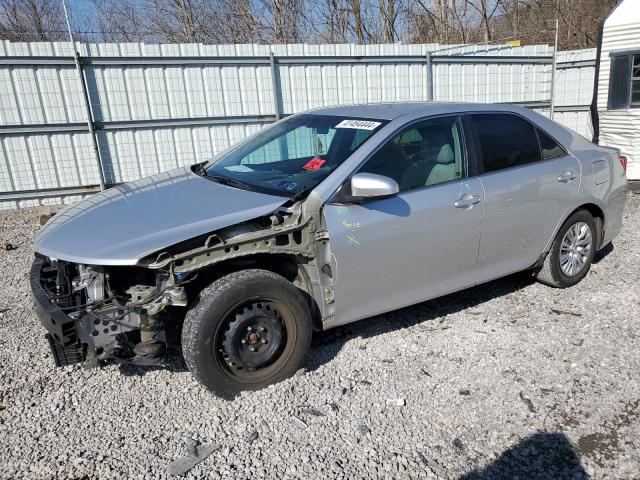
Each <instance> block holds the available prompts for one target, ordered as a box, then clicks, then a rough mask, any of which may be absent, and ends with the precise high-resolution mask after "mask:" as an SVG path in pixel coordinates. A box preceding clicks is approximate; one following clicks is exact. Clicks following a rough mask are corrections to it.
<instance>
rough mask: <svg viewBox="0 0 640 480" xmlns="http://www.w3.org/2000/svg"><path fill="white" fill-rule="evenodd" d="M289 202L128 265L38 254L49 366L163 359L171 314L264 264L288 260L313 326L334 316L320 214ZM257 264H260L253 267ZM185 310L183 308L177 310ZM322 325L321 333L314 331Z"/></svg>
mask: <svg viewBox="0 0 640 480" xmlns="http://www.w3.org/2000/svg"><path fill="white" fill-rule="evenodd" d="M304 206H305V202H291V203H290V204H289V205H285V206H283V207H280V208H279V209H278V210H277V211H275V212H272V213H271V214H269V215H266V216H262V217H259V218H256V219H253V220H250V221H246V222H242V223H239V224H236V225H232V226H229V227H225V228H222V229H219V230H217V231H214V232H211V233H208V234H206V235H201V236H199V237H196V238H192V239H189V240H187V241H184V242H182V243H179V244H176V245H172V246H170V247H167V248H165V249H163V250H161V251H159V252H156V253H154V254H152V255H149V256H147V257H144V258H141V259H140V260H139V261H138V264H137V265H135V266H93V265H82V264H77V263H70V262H66V261H62V260H57V259H54V258H50V257H45V256H41V255H37V256H36V259H35V261H34V263H33V268H32V271H31V286H32V290H33V295H34V299H35V304H36V310H37V312H38V314H39V317H40V319H41V322H42V324H43V325H44V326H45V328H46V329H47V334H46V337H47V339H48V341H49V345H50V347H51V351H52V353H53V356H54V359H55V363H56V365H57V366H64V365H71V364H74V363H84V364H85V365H86V366H89V367H91V366H96V365H97V364H98V362H99V361H100V360H106V359H119V360H125V361H131V362H133V363H135V364H141V365H154V364H159V363H162V361H163V360H164V357H165V352H166V345H167V340H168V339H167V336H168V334H167V332H168V331H169V330H172V331H176V329H175V327H176V326H177V324H178V323H179V322H178V321H177V320H176V317H179V315H174V314H175V313H176V309H173V308H167V307H186V306H187V305H188V304H189V302H190V301H191V300H193V299H195V298H196V296H197V293H198V291H199V289H200V288H202V286H204V285H206V284H208V283H210V282H211V281H212V280H214V279H215V278H216V276H218V275H221V274H224V273H226V272H228V271H229V269H237V268H245V267H247V266H249V265H253V266H255V265H256V263H252V262H260V261H264V259H265V258H270V259H271V264H270V266H271V267H272V268H273V269H275V270H276V271H279V270H278V268H280V267H281V266H280V265H278V262H280V261H281V260H282V259H284V258H287V259H289V260H290V261H289V266H291V264H293V265H294V266H295V268H294V269H293V272H291V269H290V270H289V272H290V273H291V275H288V278H289V279H290V280H291V281H292V282H293V283H294V284H295V285H296V286H297V287H299V288H300V289H302V290H303V291H305V292H306V293H307V294H308V298H309V299H310V301H311V302H313V303H314V304H315V305H313V308H314V311H316V310H315V309H316V308H317V312H318V315H319V317H320V320H321V323H322V322H327V320H330V319H331V318H332V316H333V303H334V293H333V267H332V265H331V255H330V250H329V242H328V235H327V230H326V227H325V225H324V221H323V219H322V215H321V213H320V212H319V209H317V208H314V209H313V211H312V213H305V209H304ZM258 266H260V265H259V264H258ZM185 310H186V309H184V308H183V309H181V311H182V312H183V313H182V314H184V312H185ZM321 328H322V327H321Z"/></svg>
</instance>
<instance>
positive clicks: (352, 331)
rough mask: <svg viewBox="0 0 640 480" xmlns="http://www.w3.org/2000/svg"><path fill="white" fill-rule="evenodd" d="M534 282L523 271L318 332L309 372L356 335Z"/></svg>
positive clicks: (432, 316)
mask: <svg viewBox="0 0 640 480" xmlns="http://www.w3.org/2000/svg"><path fill="white" fill-rule="evenodd" d="M534 282H535V280H534V278H533V277H532V276H531V275H530V274H527V273H524V272H521V273H517V274H514V275H510V276H508V277H504V278H501V279H498V280H494V281H492V282H488V283H485V284H482V285H479V286H476V287H472V288H468V289H466V290H462V291H460V292H456V293H452V294H449V295H446V296H444V297H439V298H436V299H434V300H429V301H427V302H422V303H419V304H416V305H413V306H411V307H405V308H402V309H400V310H394V311H392V312H388V313H384V314H381V315H377V316H374V317H369V318H365V319H363V320H359V321H357V322H354V323H350V324H348V325H345V326H340V327H336V328H333V329H331V330H327V331H326V332H317V333H316V334H314V336H313V340H312V347H313V348H312V353H311V355H309V357H308V359H307V362H306V364H305V368H306V369H307V370H308V371H314V370H316V369H318V368H319V367H320V366H322V365H324V364H325V363H328V362H330V361H331V360H332V359H333V358H334V357H335V356H336V355H337V354H338V353H339V352H340V350H341V349H342V347H343V346H344V344H345V343H346V342H347V341H349V340H352V339H354V338H363V339H366V338H370V337H375V336H378V335H384V334H385V333H388V332H391V331H394V330H398V329H401V328H407V327H411V326H414V325H417V324H420V323H426V322H432V321H435V320H436V319H441V318H442V317H444V316H446V315H451V314H454V313H457V312H460V311H462V310H466V309H469V308H472V307H475V306H478V305H481V304H483V303H485V302H488V301H489V300H492V299H494V298H497V297H501V296H503V295H507V294H509V293H512V292H515V291H517V290H520V289H522V288H524V287H526V286H528V285H531V284H532V283H534ZM441 321H442V320H441Z"/></svg>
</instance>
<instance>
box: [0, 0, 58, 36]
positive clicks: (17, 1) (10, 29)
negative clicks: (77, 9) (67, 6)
mask: <svg viewBox="0 0 640 480" xmlns="http://www.w3.org/2000/svg"><path fill="white" fill-rule="evenodd" d="M66 32H67V27H66V22H65V20H64V13H63V10H62V4H61V3H60V0H0V38H4V39H7V40H11V41H14V42H33V41H39V42H44V41H50V40H65V39H68V38H69V37H68V34H67V33H66Z"/></svg>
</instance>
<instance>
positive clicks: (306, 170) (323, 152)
mask: <svg viewBox="0 0 640 480" xmlns="http://www.w3.org/2000/svg"><path fill="white" fill-rule="evenodd" d="M386 123H387V121H386V120H375V119H363V118H352V117H336V116H329V115H315V114H303V115H297V116H294V117H291V118H288V119H286V120H284V121H283V122H280V123H278V124H276V125H273V126H272V127H269V128H266V129H265V130H263V131H262V132H260V133H259V134H258V135H256V136H255V137H253V138H252V139H251V140H249V141H248V142H245V143H242V144H240V145H239V146H238V147H236V148H234V149H232V150H231V151H229V152H228V153H226V154H224V155H222V156H221V157H220V158H218V159H217V160H216V161H214V162H213V163H209V164H208V165H206V166H205V168H204V171H203V173H204V174H206V176H207V177H209V178H211V179H212V180H217V181H220V182H222V183H228V184H230V185H233V186H237V187H238V188H246V189H248V190H256V191H260V192H264V193H270V194H275V195H281V196H293V195H296V194H299V193H301V192H303V191H305V192H308V191H309V190H311V189H313V188H315V187H316V186H317V185H318V184H319V183H320V182H322V180H324V179H325V178H326V177H327V176H328V175H329V174H330V173H331V172H332V171H333V170H334V169H336V168H337V167H338V166H339V165H340V164H341V163H342V162H344V161H345V160H346V159H347V158H348V157H349V156H350V155H351V154H353V153H354V152H355V151H356V150H357V149H358V148H359V147H360V146H361V145H362V144H363V143H364V142H365V141H366V140H367V139H368V138H369V137H371V135H373V134H374V133H375V132H376V131H377V130H379V129H380V128H381V127H382V126H383V125H384V124H386Z"/></svg>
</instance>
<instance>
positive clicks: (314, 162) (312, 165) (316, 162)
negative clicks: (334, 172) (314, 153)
mask: <svg viewBox="0 0 640 480" xmlns="http://www.w3.org/2000/svg"><path fill="white" fill-rule="evenodd" d="M325 163H326V160H322V159H321V158H318V157H313V158H312V159H311V160H309V161H308V162H307V163H306V165H305V166H304V167H302V168H304V169H305V170H313V171H315V170H318V169H319V168H320V167H321V166H322V165H324V164H325Z"/></svg>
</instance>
